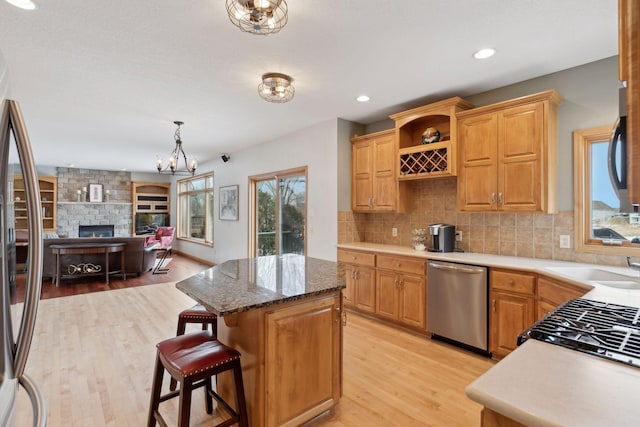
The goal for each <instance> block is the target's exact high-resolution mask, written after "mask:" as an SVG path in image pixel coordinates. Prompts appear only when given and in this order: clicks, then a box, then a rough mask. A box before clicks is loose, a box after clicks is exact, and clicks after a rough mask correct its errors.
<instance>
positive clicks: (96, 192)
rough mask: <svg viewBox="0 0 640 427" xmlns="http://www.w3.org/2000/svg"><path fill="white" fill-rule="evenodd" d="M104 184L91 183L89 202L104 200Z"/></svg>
mask: <svg viewBox="0 0 640 427" xmlns="http://www.w3.org/2000/svg"><path fill="white" fill-rule="evenodd" d="M102 201H103V199H102V184H89V202H91V203H96V202H102Z"/></svg>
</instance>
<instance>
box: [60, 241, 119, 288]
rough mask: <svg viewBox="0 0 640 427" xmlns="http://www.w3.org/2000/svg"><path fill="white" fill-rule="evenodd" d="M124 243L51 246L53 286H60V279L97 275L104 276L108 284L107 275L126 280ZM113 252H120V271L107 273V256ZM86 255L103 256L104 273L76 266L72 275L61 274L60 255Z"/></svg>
mask: <svg viewBox="0 0 640 427" xmlns="http://www.w3.org/2000/svg"><path fill="white" fill-rule="evenodd" d="M126 246H127V244H126V243H77V244H65V245H51V246H50V247H51V251H52V252H53V254H54V255H55V256H56V275H55V278H54V282H55V285H56V286H58V285H60V279H68V278H70V277H78V276H95V275H98V274H104V278H105V280H106V281H107V284H109V274H111V273H121V274H122V279H123V280H126V279H127V275H126V273H125V269H124V267H125V256H124V255H125V247H126ZM114 252H120V270H116V271H109V254H110V253H114ZM86 254H104V273H102V272H100V271H92V269H90V268H89V269H87V268H83V267H81V266H80V264H79V265H78V266H76V269H75V271H74V272H73V273H70V274H62V272H61V268H60V256H61V255H86Z"/></svg>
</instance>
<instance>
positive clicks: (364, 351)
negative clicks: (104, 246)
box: [16, 283, 493, 427]
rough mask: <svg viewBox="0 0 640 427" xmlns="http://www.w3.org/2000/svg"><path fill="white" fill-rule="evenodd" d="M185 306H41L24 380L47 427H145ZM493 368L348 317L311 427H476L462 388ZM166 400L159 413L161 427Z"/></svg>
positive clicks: (22, 411)
mask: <svg viewBox="0 0 640 427" xmlns="http://www.w3.org/2000/svg"><path fill="white" fill-rule="evenodd" d="M191 304H193V301H192V300H191V299H190V298H189V297H187V296H186V295H185V294H183V293H182V292H180V291H178V290H177V289H176V288H175V286H174V285H173V283H164V284H156V285H149V286H143V287H135V288H129V289H118V290H113V291H108V292H98V293H90V294H84V295H75V296H69V297H61V298H54V299H48V300H43V301H41V302H40V309H39V313H38V320H37V325H36V332H35V337H34V340H33V345H32V348H31V352H30V356H29V361H28V363H27V369H26V372H27V373H28V374H29V375H30V376H31V377H32V378H33V379H34V380H35V381H36V382H37V383H38V384H39V385H40V387H41V388H42V390H43V392H44V394H45V397H46V399H47V407H48V423H49V424H48V425H49V426H52V427H57V426H65V427H67V426H78V427H80V426H82V427H86V426H92V427H93V426H118V427H120V426H143V425H146V417H147V409H148V405H149V390H150V387H151V376H152V371H153V362H154V357H155V344H156V343H157V342H158V341H161V340H162V339H165V338H168V337H171V336H173V335H174V334H175V321H176V316H177V314H178V312H179V311H180V310H182V309H184V308H185V307H188V306H190V305H191ZM194 328H195V326H194ZM492 365H493V362H491V361H490V360H488V359H486V358H484V357H481V356H477V355H474V354H471V353H468V352H465V351H463V350H458V349H454V348H452V347H450V346H448V345H446V344H443V343H439V342H436V341H430V340H428V339H426V338H424V337H419V336H416V335H413V334H410V333H407V332H403V331H399V330H397V329H396V328H392V327H389V326H387V325H384V324H380V323H378V322H376V321H373V320H370V319H366V318H363V317H360V316H358V315H355V314H353V313H349V314H348V324H347V326H346V327H345V329H344V381H343V383H344V389H343V390H344V395H343V398H342V400H341V402H340V404H339V405H338V407H337V409H336V410H335V413H333V414H331V415H329V416H326V417H325V418H324V419H321V420H318V421H317V422H315V423H314V425H315V426H465V427H466V426H479V425H480V410H481V407H480V405H478V404H476V403H474V402H472V401H471V400H469V399H468V398H467V397H466V396H465V395H464V388H465V386H466V385H467V384H468V383H470V382H471V381H472V380H473V379H475V378H476V377H478V376H479V375H480V374H482V373H483V372H485V371H486V370H487V369H488V368H490V367H491V366H492ZM166 377H167V376H165V382H166V383H168V380H167V378H166ZM166 387H167V384H165V388H164V390H167V388H166ZM174 401H175V399H174ZM174 401H171V402H166V403H164V404H163V405H164V408H163V407H162V406H161V410H162V411H163V414H166V417H167V421H168V422H169V423H170V425H171V424H174V425H175V414H176V410H175V405H174V403H173V402H174ZM192 414H193V416H192V425H197V426H204V425H211V421H212V417H211V416H207V415H206V413H205V411H204V404H203V399H202V393H201V392H200V391H198V392H196V394H195V396H194V402H193V410H192ZM30 417H31V411H30V406H29V404H28V399H27V396H26V394H25V393H24V391H21V392H20V393H19V404H18V409H17V423H16V425H18V426H26V425H30V424H29V423H30Z"/></svg>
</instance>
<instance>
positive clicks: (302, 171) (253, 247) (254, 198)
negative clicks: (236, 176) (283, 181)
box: [247, 166, 309, 258]
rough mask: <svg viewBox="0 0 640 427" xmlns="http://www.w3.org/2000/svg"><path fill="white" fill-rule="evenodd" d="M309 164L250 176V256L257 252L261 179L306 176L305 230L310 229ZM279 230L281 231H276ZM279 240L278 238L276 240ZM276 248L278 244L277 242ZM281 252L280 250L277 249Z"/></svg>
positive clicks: (305, 243) (277, 225)
mask: <svg viewBox="0 0 640 427" xmlns="http://www.w3.org/2000/svg"><path fill="white" fill-rule="evenodd" d="M308 169H309V168H308V167H307V166H300V167H297V168H291V169H285V170H281V171H277V172H269V173H264V174H260V175H253V176H250V177H249V215H248V216H249V227H248V228H249V234H248V244H247V256H248V257H249V258H253V257H256V256H257V255H256V252H257V244H258V241H257V238H256V236H257V224H256V209H257V207H258V191H257V185H256V184H257V183H258V182H260V181H265V180H268V179H275V180H279V179H280V178H286V177H291V176H301V175H302V176H304V178H305V190H304V191H305V198H306V203H305V213H304V224H305V225H304V227H305V230H308V223H309V216H308V214H309V173H308ZM278 206H279V203H276V216H277V217H278V216H279V211H278ZM279 225H280V224H279V223H276V230H278V227H279ZM276 232H279V231H276ZM306 235H308V233H305V239H304V254H305V256H306V254H307V238H306ZM276 241H277V240H276ZM276 249H278V248H277V244H276ZM277 252H279V251H277Z"/></svg>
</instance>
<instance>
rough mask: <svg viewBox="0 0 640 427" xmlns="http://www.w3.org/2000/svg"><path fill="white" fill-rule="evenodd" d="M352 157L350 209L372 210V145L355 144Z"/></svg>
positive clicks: (360, 142) (362, 142)
mask: <svg viewBox="0 0 640 427" xmlns="http://www.w3.org/2000/svg"><path fill="white" fill-rule="evenodd" d="M351 156H352V171H351V174H352V180H351V182H352V188H351V191H352V195H351V208H352V209H353V210H354V211H368V210H371V209H372V199H373V180H374V174H373V145H372V144H371V141H367V140H365V141H359V142H355V143H354V144H353V146H352V148H351Z"/></svg>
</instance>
